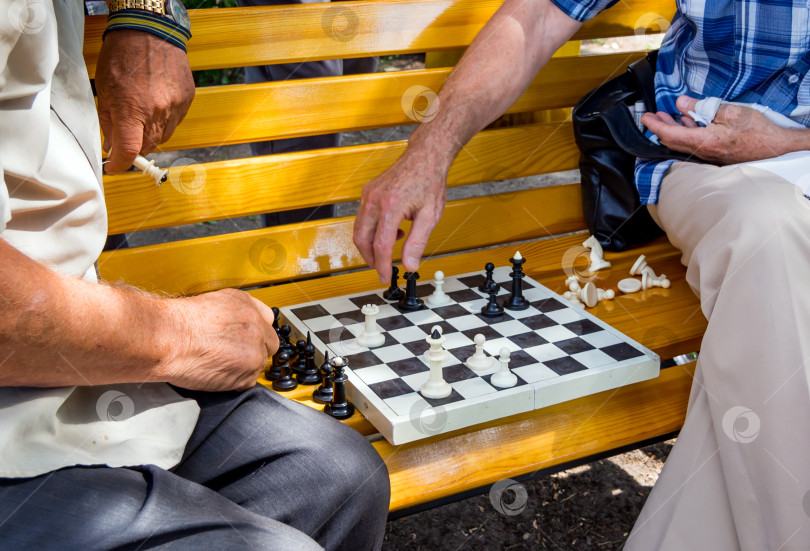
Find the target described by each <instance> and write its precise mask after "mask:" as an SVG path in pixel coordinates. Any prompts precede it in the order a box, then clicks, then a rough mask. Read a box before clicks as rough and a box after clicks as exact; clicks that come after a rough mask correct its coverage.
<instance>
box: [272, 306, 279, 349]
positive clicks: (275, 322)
mask: <svg viewBox="0 0 810 551" xmlns="http://www.w3.org/2000/svg"><path fill="white" fill-rule="evenodd" d="M270 310H272V311H273V329H275V330H276V336H277V337H279V341H280V340H281V335H280V334H279V333H280V331H281V329H279V326H278V317H279V316H280V315H281V312H279V310H278V308H276V307H275V306H273V307H272V308H270Z"/></svg>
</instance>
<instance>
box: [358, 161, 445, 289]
mask: <svg viewBox="0 0 810 551" xmlns="http://www.w3.org/2000/svg"><path fill="white" fill-rule="evenodd" d="M417 157H418V156H415V155H412V154H410V153H408V152H406V153H405V154H403V155H402V157H400V158H399V159H398V160H397V162H396V163H394V164H393V165H392V166H391V167H390V168H389V169H388V170H386V171H385V172H383V173H382V174H380V175H379V176H378V177H376V178H375V179H374V180H372V181H370V182H369V183H368V184H366V186H365V187H364V188H363V195H362V199H361V201H360V209H359V211H358V212H357V220H356V222H355V224H354V244H355V245H356V246H357V249H358V250H359V251H360V254H362V255H363V258H364V259H365V260H366V262H367V263H368V265H369V266H371V267H372V268H376V270H377V273H378V274H379V275H380V281H381V282H383V283H385V282H387V281H388V280H390V278H391V257H392V254H393V249H394V243H395V242H396V241H397V240H398V239H400V238H402V237H403V232H402V230H400V229H399V226H400V224H401V223H402V221H403V220H412V221H413V225H412V226H411V229H410V232H409V233H408V237H407V239H406V240H405V244H404V245H403V247H402V263H403V265H404V266H405V269H406V270H407V271H409V272H414V271H416V269H417V268H418V267H419V261H420V260H421V258H422V254H423V253H424V252H425V247H426V246H427V242H428V238H429V237H430V232H431V231H433V228H434V227H435V226H436V224H437V223H438V222H439V219H440V218H441V216H442V211H443V210H444V202H445V198H446V196H447V193H446V191H447V190H446V186H447V184H446V181H447V172H446V171H445V170H444V169H441V168H439V167H438V166H437V165H434V164H431V163H428V162H424V161H420V160H419V159H418V158H417Z"/></svg>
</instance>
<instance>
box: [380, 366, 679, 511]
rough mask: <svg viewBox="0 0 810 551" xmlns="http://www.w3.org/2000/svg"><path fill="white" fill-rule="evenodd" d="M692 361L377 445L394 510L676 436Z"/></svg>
mask: <svg viewBox="0 0 810 551" xmlns="http://www.w3.org/2000/svg"><path fill="white" fill-rule="evenodd" d="M693 375H694V364H689V365H684V366H677V367H672V368H669V369H666V370H664V371H662V372H661V375H660V376H659V377H658V378H656V379H652V380H650V381H644V382H641V383H636V384H633V385H628V386H624V387H621V388H619V389H616V390H609V391H606V392H600V393H599V394H594V395H592V396H586V397H584V398H579V399H577V400H572V401H569V402H565V403H563V404H558V405H555V406H551V407H548V408H544V409H540V410H535V411H532V412H528V413H524V414H520V415H515V416H513V417H508V418H506V419H499V420H496V421H491V422H489V423H485V424H483V425H476V426H475V427H469V428H467V429H462V430H458V431H454V432H451V433H448V434H445V435H441V436H439V437H433V438H431V439H430V441H425V440H420V441H418V442H413V443H410V444H405V445H400V446H393V445H391V444H389V443H388V442H386V441H379V442H375V443H374V447H375V448H376V449H377V451H378V452H379V454H380V455H381V456H382V458H383V459H384V460H385V463H386V465H387V466H388V472H389V473H390V476H391V505H390V510H391V511H397V510H400V509H405V508H408V507H413V506H415V505H419V504H422V503H426V502H429V501H433V500H436V499H440V498H443V497H446V496H450V495H453V494H457V493H460V492H464V491H466V490H472V489H475V488H480V487H482V486H486V485H489V484H493V483H495V482H497V481H498V480H502V479H505V478H514V477H517V476H521V475H526V474H531V473H533V472H535V471H538V470H540V469H546V468H550V467H554V466H556V465H560V464H562V463H566V462H569V461H574V460H576V459H579V458H583V457H588V456H592V455H594V454H597V453H600V452H605V451H608V450H612V449H615V448H618V447H621V446H627V445H630V444H633V443H635V442H639V441H643V440H646V439H649V438H654V437H658V436H661V435H664V434H668V433H671V432H673V431H677V430H679V429H680V428H681V426H682V425H683V420H684V417H685V414H686V404H687V402H688V400H689V391H690V389H691V386H692V377H693Z"/></svg>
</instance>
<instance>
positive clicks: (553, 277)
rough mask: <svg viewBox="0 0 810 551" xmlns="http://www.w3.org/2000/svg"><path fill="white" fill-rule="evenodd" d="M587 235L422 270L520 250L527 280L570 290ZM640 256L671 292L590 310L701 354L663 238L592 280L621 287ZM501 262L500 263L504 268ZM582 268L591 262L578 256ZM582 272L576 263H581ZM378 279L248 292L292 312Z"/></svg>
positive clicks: (638, 333)
mask: <svg viewBox="0 0 810 551" xmlns="http://www.w3.org/2000/svg"><path fill="white" fill-rule="evenodd" d="M585 237H587V234H584V233H578V234H574V235H569V236H561V237H556V238H554V239H546V240H542V241H533V242H530V243H521V244H520V245H517V246H516V245H510V246H501V247H494V248H492V249H485V250H479V251H475V252H467V253H463V254H453V255H450V256H443V257H438V258H428V259H426V260H424V261H423V262H422V264H421V265H420V266H419V273H420V274H423V275H424V277H425V278H426V279H430V278H431V277H432V274H433V273H434V272H435V271H436V270H442V271H443V272H444V273H445V275H454V274H462V273H466V272H474V271H476V270H481V271H483V268H484V264H486V263H487V262H495V263H496V265H505V264H507V260H506V259H508V258H509V257H511V256H512V254H514V252H515V249H518V248H519V250H520V252H521V254H522V255H523V256H524V257H525V258H526V259H527V262H526V264H525V271H526V273H527V274H528V275H529V276H531V277H532V278H534V279H536V280H537V281H539V282H540V283H542V284H543V285H545V286H546V287H548V288H549V289H551V290H552V291H555V292H557V293H562V292H563V291H565V284H564V282H565V277H566V274H565V272H564V270H563V266H562V258H563V255H564V254H565V253H566V251H568V250H570V249H572V248H574V247H578V246H581V244H582V241H584V240H585ZM640 254H644V255H646V257H647V262H648V263H649V264H650V266H652V267H653V268H654V269H655V270H656V272H657V273H665V274H667V277H668V278H669V279H670V280H671V281H672V286H671V287H670V288H669V289H660V288H656V289H650V290H649V291H644V292H640V293H634V294H631V295H622V294H621V293H618V296H617V298H616V299H615V300H613V301H607V300H606V301H602V302H600V303H599V304H598V305H597V306H596V307H595V308H590V309H588V311H589V312H590V313H592V314H594V315H595V316H597V317H598V318H600V319H602V320H604V321H605V322H607V323H609V324H610V325H611V326H613V327H615V328H616V329H618V330H619V331H621V332H622V333H624V334H625V335H627V336H629V337H630V338H632V339H635V340H637V341H638V342H641V343H642V344H644V345H645V346H647V347H648V348H650V349H651V350H654V351H655V352H657V353H658V354H659V355H660V356H661V357H662V358H672V357H674V356H678V355H680V354H687V353H689V352H694V351H696V350H699V349H700V340H701V339H702V338H703V332H704V331H705V330H706V319H705V318H704V317H703V314H702V313H701V311H700V303H699V302H698V300H697V298H696V297H695V295H694V293H692V291H691V290H690V289H689V285H688V284H687V283H686V281H685V280H684V275H685V274H684V269H683V266H681V264H680V252H679V251H678V250H677V249H675V248H674V247H673V246H672V245H670V243H669V242H668V241H667V240H666V239H665V238H663V237H662V238H659V239H656V240H655V241H654V242H652V243H651V244H648V245H646V246H644V247H642V248H638V249H634V250H631V251H625V252H621V253H610V252H608V253H607V254H606V256H607V258H608V260H610V261H611V263H612V264H613V266H612V267H611V268H610V269H609V270H603V271H601V272H600V273H599V276H598V277H597V279H596V280H595V282H596V285H597V286H598V287H602V288H605V289H607V288H612V289H615V288H616V284H617V283H618V282H619V280H620V279H624V278H626V277H630V276H629V275H628V272H629V270H630V267H631V266H632V265H633V262H635V260H636V258H638V256H639V255H640ZM499 259H500V261H499ZM579 261H581V263H582V264H581V267H582V268H583V269H584V268H585V266H586V264H587V258H586V257H584V256H583V257H581V258H580V259H579ZM578 265H579V264H578ZM383 287H384V285H382V284H381V283H380V282H379V279H377V274H376V272H373V271H371V270H365V271H362V272H355V273H350V274H341V275H335V276H333V277H330V278H324V279H317V280H309V281H301V282H297V283H296V284H294V285H277V286H274V287H267V288H264V289H255V290H251V291H249V293H250V294H251V295H253V296H255V297H256V298H258V299H259V300H261V301H263V302H264V303H265V304H268V305H270V306H288V305H292V304H299V303H302V302H309V301H313V300H323V299H326V298H331V297H336V296H341V295H347V294H352V293H359V292H363V291H369V290H372V289H380V288H383Z"/></svg>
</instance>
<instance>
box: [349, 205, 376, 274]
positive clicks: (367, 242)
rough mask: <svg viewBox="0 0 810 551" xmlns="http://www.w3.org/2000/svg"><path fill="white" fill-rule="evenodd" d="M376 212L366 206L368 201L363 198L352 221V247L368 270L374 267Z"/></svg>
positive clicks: (374, 209)
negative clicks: (358, 253) (367, 266)
mask: <svg viewBox="0 0 810 551" xmlns="http://www.w3.org/2000/svg"><path fill="white" fill-rule="evenodd" d="M378 212H379V211H378V210H377V209H376V208H371V207H369V206H368V201H367V200H366V199H365V198H364V199H363V200H362V201H361V203H360V209H359V210H358V212H357V218H355V220H354V233H353V234H352V240H353V241H354V246H355V247H357V250H358V251H360V256H362V257H363V260H365V261H366V264H368V265H369V267H370V268H374V267H375V266H376V259H375V258H374V246H373V243H374V235H375V234H376V233H377V223H378V218H379V214H378Z"/></svg>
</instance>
